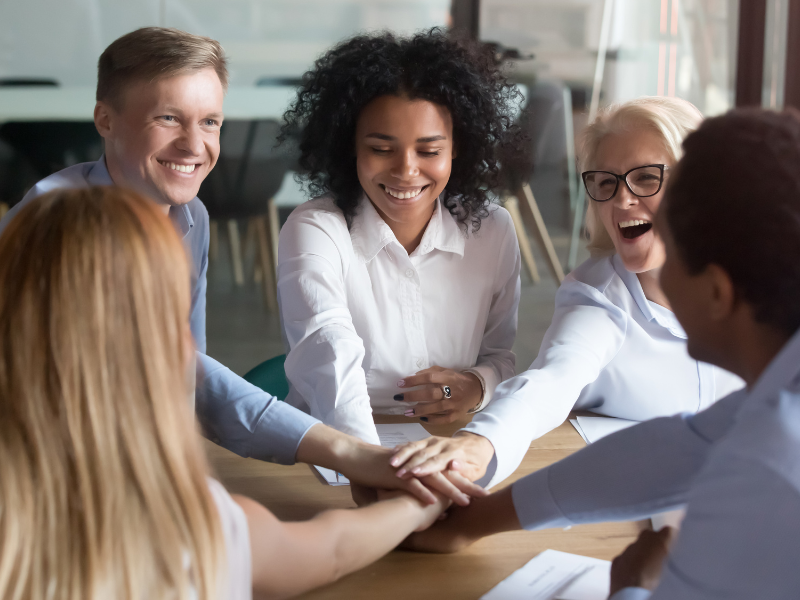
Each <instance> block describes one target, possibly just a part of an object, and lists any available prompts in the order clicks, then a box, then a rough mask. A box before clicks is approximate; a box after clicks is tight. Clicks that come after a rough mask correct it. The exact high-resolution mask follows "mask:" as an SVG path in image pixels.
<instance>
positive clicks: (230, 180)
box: [0, 0, 800, 373]
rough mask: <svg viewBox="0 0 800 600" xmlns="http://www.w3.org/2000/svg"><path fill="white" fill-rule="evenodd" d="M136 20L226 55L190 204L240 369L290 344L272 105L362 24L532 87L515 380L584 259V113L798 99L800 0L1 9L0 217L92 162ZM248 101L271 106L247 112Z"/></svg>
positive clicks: (233, 363)
mask: <svg viewBox="0 0 800 600" xmlns="http://www.w3.org/2000/svg"><path fill="white" fill-rule="evenodd" d="M147 25H161V26H168V27H177V28H180V29H184V30H186V31H190V32H192V33H197V34H202V35H207V36H210V37H213V38H215V39H218V40H219V41H220V42H221V43H222V44H223V46H224V48H225V50H226V52H227V54H228V56H229V58H230V66H231V90H230V93H229V96H228V104H226V110H229V109H233V108H235V109H236V110H235V113H236V115H235V118H231V119H228V120H227V122H226V125H225V126H224V130H223V133H222V154H221V159H220V163H219V166H218V167H217V169H215V171H214V173H212V176H211V177H209V180H208V181H207V182H206V183H205V184H204V186H203V188H202V189H201V193H200V197H201V199H203V200H204V202H205V203H206V205H207V206H208V208H209V211H210V213H211V216H212V218H213V219H214V226H213V227H212V256H211V258H212V260H211V264H210V268H209V292H208V293H209V304H208V333H209V353H210V354H211V355H212V356H215V357H216V358H218V359H219V360H221V361H222V362H223V363H225V364H227V365H229V366H230V367H231V368H233V369H234V370H235V371H237V372H239V373H243V372H244V371H246V370H248V369H249V368H250V367H252V366H254V365H255V364H257V363H259V362H261V361H262V360H264V359H266V358H269V357H271V356H274V355H277V354H280V353H281V352H282V351H283V346H282V342H281V339H280V327H279V322H278V319H277V314H276V310H275V301H274V289H273V288H272V287H271V286H273V282H272V281H271V278H272V276H273V273H272V269H274V266H271V265H273V264H274V250H275V241H276V240H275V236H276V233H277V231H278V229H279V227H280V223H281V222H282V221H283V220H285V217H286V215H287V214H288V213H289V212H290V211H291V209H292V207H293V206H295V205H296V204H298V203H299V202H302V201H303V200H304V199H305V198H304V195H303V191H302V190H301V189H300V188H298V186H297V185H296V184H295V183H294V180H293V177H292V175H293V168H294V167H295V162H294V161H295V159H296V155H295V153H294V150H293V149H292V147H291V144H289V145H288V146H287V147H284V148H280V149H276V148H275V147H274V139H275V134H276V131H277V129H278V127H279V121H280V113H281V112H282V109H283V108H285V105H286V100H288V98H290V97H291V92H292V89H293V86H294V85H296V83H297V81H298V80H299V78H300V77H302V74H303V72H304V71H305V70H307V69H308V68H309V67H311V65H312V64H313V62H314V60H315V59H316V58H317V57H318V56H319V55H320V54H322V53H323V52H324V51H325V50H326V49H327V48H329V47H330V46H331V45H333V44H335V43H337V42H338V41H340V40H342V39H344V38H346V37H348V36H350V35H352V34H354V33H356V32H362V31H373V30H382V29H389V30H391V31H394V32H396V33H398V34H401V35H404V34H410V33H412V32H415V31H418V30H421V29H425V28H429V27H433V26H440V27H446V28H450V29H453V30H456V31H458V32H459V34H461V35H468V36H472V37H474V38H477V39H479V40H481V41H483V42H487V43H492V44H494V47H495V48H496V51H497V56H498V59H499V60H501V61H502V62H503V63H504V65H505V68H506V69H507V70H508V73H509V76H510V77H511V79H512V80H513V81H515V82H517V83H518V84H519V85H520V89H521V90H522V91H523V92H524V93H525V97H526V103H525V106H524V107H523V110H522V112H521V115H520V119H521V120H522V122H523V124H524V125H525V127H526V129H527V130H528V132H529V134H530V136H531V145H532V147H531V155H532V157H533V161H534V167H535V168H534V171H533V175H532V177H531V178H530V181H528V182H527V183H529V185H530V190H531V192H532V194H531V197H532V198H534V199H535V203H536V207H537V208H538V209H539V211H540V213H541V216H542V219H543V225H544V227H542V226H541V225H542V224H541V222H539V226H538V227H537V223H536V222H534V221H533V220H531V218H530V217H531V215H530V213H529V211H528V212H526V211H527V204H525V202H526V199H525V198H524V197H522V196H520V195H519V194H517V196H518V197H519V198H518V199H519V201H520V202H521V203H522V204H523V208H524V209H525V210H523V211H522V212H523V215H522V216H523V217H528V218H527V219H526V220H525V222H524V225H525V227H526V228H527V234H528V235H529V236H530V239H531V248H532V252H533V257H532V258H533V261H534V266H535V267H536V268H537V269H538V281H536V279H537V273H536V272H534V271H533V270H531V268H529V267H528V268H526V269H525V270H524V272H523V276H522V277H523V279H522V281H523V296H522V303H521V306H520V328H519V334H518V343H517V348H516V350H517V354H518V369H519V370H522V369H524V368H525V367H527V365H528V364H530V362H531V361H532V359H533V358H534V357H535V355H536V352H537V350H538V346H539V343H540V340H541V337H542V335H543V333H544V330H545V329H546V327H547V325H548V324H549V320H550V317H551V315H552V309H553V297H554V293H555V290H556V288H557V285H558V283H557V277H556V275H557V274H558V269H557V268H555V267H554V257H555V260H557V262H558V267H560V268H561V269H562V270H564V271H566V272H568V271H569V270H570V269H571V268H573V267H574V266H575V264H577V263H579V262H580V261H581V260H583V259H584V258H585V257H586V256H587V254H586V251H585V244H584V237H583V231H582V225H583V221H582V219H583V213H584V210H585V209H584V206H585V205H584V201H585V198H584V195H583V190H582V188H581V186H580V184H579V179H578V173H577V168H576V164H575V155H574V147H575V145H574V140H575V137H576V136H578V135H579V134H580V132H581V130H582V128H583V127H585V125H586V123H587V121H588V119H589V118H590V115H592V114H594V112H596V110H597V109H598V108H599V107H602V106H604V105H607V104H609V103H613V102H618V101H624V100H628V99H631V98H634V97H637V96H641V95H665V96H677V97H681V98H685V99H687V100H689V101H691V102H693V103H694V104H695V105H696V106H697V107H698V108H699V109H700V110H701V111H703V112H704V113H705V114H706V115H715V114H719V113H722V112H724V111H726V110H728V109H729V108H731V107H733V106H737V105H754V104H757V105H763V106H766V107H771V108H781V107H782V106H783V105H784V104H787V105H788V104H794V105H798V104H800V80H798V78H800V75H794V74H795V73H798V72H800V64H798V63H800V41H799V40H800V0H741V1H739V0H0V211H2V210H5V209H6V208H7V207H8V206H13V204H14V203H15V202H17V201H18V200H19V199H20V198H21V197H22V195H23V194H24V192H25V191H26V190H27V189H28V188H29V187H30V186H31V185H32V184H33V183H35V181H37V180H38V179H39V178H41V177H44V176H46V175H47V174H48V173H50V172H53V171H55V170H58V169H60V168H63V167H64V166H68V165H70V164H74V163H76V162H81V161H85V160H92V159H96V158H97V157H99V155H100V153H101V152H102V145H101V144H100V141H99V138H98V137H97V135H96V133H95V132H94V131H93V125H92V123H91V110H92V107H93V106H92V100H91V99H92V95H93V86H94V84H95V69H96V63H97V58H98V56H99V55H100V53H101V52H102V50H103V49H104V48H105V47H106V46H107V45H108V44H109V43H110V42H111V41H113V40H114V39H116V38H117V37H119V36H120V35H122V34H124V33H127V32H129V31H131V30H133V29H136V28H138V27H142V26H147ZM258 94H262V95H258ZM259 98H263V99H264V100H263V101H264V102H267V99H269V102H272V108H271V109H270V110H252V107H253V103H258V102H259V101H260V100H259ZM69 102H72V103H73V104H75V106H67V105H68V104H69ZM81 103H82V104H81ZM248 103H249V104H248ZM78 104H80V106H78ZM84 105H85V106H84ZM248 107H250V108H248ZM248 110H250V112H248ZM515 191H518V190H511V192H515ZM501 196H502V194H501ZM501 200H502V198H501ZM512 201H514V198H512ZM542 231H544V234H545V237H546V238H548V239H549V240H551V241H552V247H551V250H552V251H551V252H549V253H548V247H547V245H546V244H542V243H540V242H541V239H540V238H541V234H542ZM553 252H554V254H553Z"/></svg>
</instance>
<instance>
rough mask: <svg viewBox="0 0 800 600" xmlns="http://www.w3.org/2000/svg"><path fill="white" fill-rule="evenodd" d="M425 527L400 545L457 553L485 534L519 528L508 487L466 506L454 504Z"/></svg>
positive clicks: (417, 549) (429, 550) (421, 550)
mask: <svg viewBox="0 0 800 600" xmlns="http://www.w3.org/2000/svg"><path fill="white" fill-rule="evenodd" d="M445 515H446V517H445V518H444V519H441V520H438V521H436V522H435V523H434V524H433V525H432V526H431V527H430V528H429V529H427V530H425V531H421V532H417V533H413V534H411V535H410V536H409V537H408V538H406V540H405V541H404V542H403V544H402V547H403V548H405V549H407V550H415V551H418V552H439V553H449V552H458V551H459V550H462V549H464V548H466V547H467V546H469V545H470V544H472V543H473V542H476V541H477V540H479V539H481V538H482V537H484V536H487V535H493V534H495V533H501V532H503V531H514V530H517V529H520V528H521V525H520V522H519V518H518V517H517V512H516V510H515V508H514V500H513V497H512V494H511V486H508V487H506V488H504V489H502V490H500V491H499V492H496V493H494V494H490V495H489V496H487V497H484V498H475V499H474V500H473V502H472V503H471V504H470V505H469V506H467V507H461V506H454V507H452V508H451V509H450V510H449V511H448V512H447V513H445Z"/></svg>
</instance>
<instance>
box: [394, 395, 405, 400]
mask: <svg viewBox="0 0 800 600" xmlns="http://www.w3.org/2000/svg"><path fill="white" fill-rule="evenodd" d="M394 399H395V400H402V399H403V394H395V395H394Z"/></svg>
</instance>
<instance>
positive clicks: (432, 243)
mask: <svg viewBox="0 0 800 600" xmlns="http://www.w3.org/2000/svg"><path fill="white" fill-rule="evenodd" d="M350 237H351V239H352V240H353V247H354V248H355V249H356V250H357V252H358V253H359V254H361V256H362V257H363V258H364V261H365V262H369V261H371V260H372V259H373V258H375V256H377V254H378V252H380V251H381V250H383V248H384V247H385V246H386V245H387V244H389V243H391V242H397V238H396V237H395V235H394V232H393V231H392V230H391V228H390V227H389V225H387V224H386V221H384V220H383V218H382V217H381V216H380V214H378V211H377V210H376V209H375V207H374V206H373V205H372V202H370V201H369V199H368V198H367V196H366V194H365V195H363V196H362V197H361V201H360V202H359V205H358V213H357V214H356V216H355V217H354V218H353V224H352V226H351V228H350ZM464 240H465V235H464V233H463V232H462V231H461V228H460V227H459V226H458V223H457V222H456V219H455V217H454V216H453V215H451V214H450V212H449V211H447V212H445V210H444V207H443V206H442V200H441V198H438V199H437V200H436V204H435V205H434V209H433V215H432V216H431V220H430V221H429V222H428V226H427V227H426V228H425V233H424V234H423V235H422V240H421V241H420V243H419V246H417V248H416V249H415V250H414V251H413V252H412V253H411V256H422V255H424V254H427V253H429V252H431V251H432V250H434V249H436V250H442V251H444V252H453V253H455V254H458V255H459V256H462V257H463V256H464V244H465V241H464ZM397 243H398V244H399V242H397Z"/></svg>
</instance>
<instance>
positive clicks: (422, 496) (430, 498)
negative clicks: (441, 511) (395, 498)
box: [405, 477, 458, 504]
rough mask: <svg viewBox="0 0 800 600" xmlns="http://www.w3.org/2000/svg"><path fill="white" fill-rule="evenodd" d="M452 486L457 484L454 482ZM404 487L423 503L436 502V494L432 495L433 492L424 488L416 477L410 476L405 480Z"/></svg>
mask: <svg viewBox="0 0 800 600" xmlns="http://www.w3.org/2000/svg"><path fill="white" fill-rule="evenodd" d="M454 487H458V486H455V484H454ZM405 489H406V491H407V492H408V493H409V494H411V495H413V496H415V497H417V498H418V499H419V500H420V501H421V502H424V503H425V504H436V496H434V495H433V492H431V491H430V490H429V489H428V488H426V487H425V486H424V485H423V484H422V482H421V481H420V480H419V479H417V478H416V477H412V478H411V479H408V480H407V481H406V486H405Z"/></svg>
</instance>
